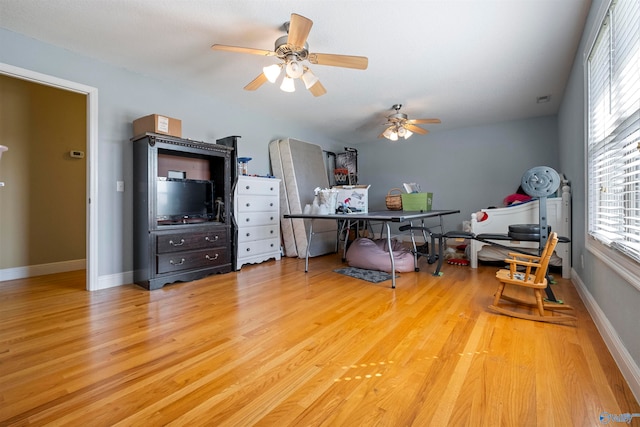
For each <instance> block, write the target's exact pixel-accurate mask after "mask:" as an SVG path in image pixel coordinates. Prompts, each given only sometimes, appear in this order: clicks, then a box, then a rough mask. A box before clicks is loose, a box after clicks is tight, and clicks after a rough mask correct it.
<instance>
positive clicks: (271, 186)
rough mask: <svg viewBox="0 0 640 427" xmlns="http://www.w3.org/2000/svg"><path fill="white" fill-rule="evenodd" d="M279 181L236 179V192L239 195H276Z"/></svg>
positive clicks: (270, 179)
mask: <svg viewBox="0 0 640 427" xmlns="http://www.w3.org/2000/svg"><path fill="white" fill-rule="evenodd" d="M279 187H280V181H279V180H277V179H272V178H262V179H258V178H246V177H240V178H238V185H237V192H238V194H239V195H241V194H262V195H265V196H266V195H273V196H277V195H278V190H279Z"/></svg>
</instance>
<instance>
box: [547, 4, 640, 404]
mask: <svg viewBox="0 0 640 427" xmlns="http://www.w3.org/2000/svg"><path fill="white" fill-rule="evenodd" d="M606 3H607V2H606V1H605V0H593V3H592V6H591V11H590V13H589V17H588V19H587V24H586V27H585V32H584V34H583V37H582V41H581V44H580V47H579V49H578V53H577V55H576V59H575V62H574V65H573V69H572V71H571V76H570V79H569V84H568V86H567V89H566V91H565V94H564V98H563V102H562V106H561V108H560V112H559V114H558V128H559V129H558V133H559V138H560V165H561V169H562V170H563V171H565V172H566V173H567V175H568V177H569V178H570V179H571V182H572V184H573V185H572V189H573V198H572V212H573V221H572V224H573V230H572V235H573V243H572V245H573V246H572V249H573V260H572V261H573V262H572V265H573V269H574V270H575V273H576V275H577V277H576V281H578V282H579V283H580V284H582V285H583V286H584V288H586V290H587V292H588V297H589V298H592V299H593V303H594V305H595V307H594V308H593V309H592V315H593V316H594V317H596V316H601V317H602V318H603V320H604V322H605V325H601V326H600V329H601V331H603V328H612V329H613V335H617V336H614V337H612V338H611V340H613V341H616V340H619V341H620V342H621V343H622V345H624V347H625V349H626V351H628V355H627V354H624V352H622V354H621V355H620V358H625V357H630V358H631V359H632V360H629V361H628V364H629V366H628V369H629V370H631V371H635V372H634V375H635V376H636V378H637V379H636V381H637V382H640V371H639V370H638V366H640V334H639V333H638V327H639V326H640V314H639V313H640V311H639V310H638V307H640V290H638V289H637V288H635V287H634V286H633V285H632V284H631V283H629V282H628V281H626V280H624V279H623V278H622V277H621V276H620V275H619V274H618V272H617V271H616V269H614V268H612V267H611V266H610V265H608V264H606V263H604V262H603V261H601V260H600V259H599V258H597V257H596V256H594V255H593V254H592V253H591V252H589V251H588V250H587V249H586V243H585V242H586V239H587V231H586V227H587V224H586V219H585V216H586V212H587V210H586V209H587V207H586V203H585V202H586V189H585V177H586V162H585V143H586V142H585V141H586V136H585V119H584V111H585V110H584V105H585V100H584V71H583V57H584V53H585V52H586V51H587V47H586V42H587V38H588V37H589V36H590V35H591V34H592V33H593V32H594V31H595V30H596V29H597V27H598V25H599V22H596V18H597V16H596V15H597V14H598V11H599V10H600V9H601V8H602V7H603V5H604V4H606ZM582 258H583V259H584V267H583V265H582ZM635 266H636V268H635V276H636V277H639V276H640V266H638V265H637V264H636V265H635ZM603 332H604V331H603ZM618 364H620V359H618ZM633 364H635V366H633ZM623 372H624V367H623ZM636 396H638V390H636ZM638 397H640V396H638Z"/></svg>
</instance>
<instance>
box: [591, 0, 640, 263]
mask: <svg viewBox="0 0 640 427" xmlns="http://www.w3.org/2000/svg"><path fill="white" fill-rule="evenodd" d="M587 67H588V69H587V85H588V86H587V102H588V113H587V116H588V117H587V119H588V125H587V133H588V138H587V144H588V146H587V163H588V165H587V175H588V195H587V197H588V211H589V216H588V226H589V234H590V235H591V236H593V237H594V238H596V239H597V240H599V241H601V242H602V243H604V244H605V245H607V246H609V247H611V248H612V249H614V250H617V251H620V252H622V253H624V254H625V255H627V256H629V257H631V258H632V259H634V260H636V261H638V262H640V0H617V1H614V2H612V4H611V5H610V7H609V11H608V13H607V15H606V17H605V19H604V21H603V23H602V27H601V28H600V32H599V34H598V36H597V37H596V40H595V43H594V45H593V47H592V49H591V52H590V54H589V57H588V61H587Z"/></svg>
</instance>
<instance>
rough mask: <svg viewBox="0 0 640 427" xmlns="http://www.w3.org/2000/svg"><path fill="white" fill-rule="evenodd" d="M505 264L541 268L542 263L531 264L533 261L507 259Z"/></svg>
mask: <svg viewBox="0 0 640 427" xmlns="http://www.w3.org/2000/svg"><path fill="white" fill-rule="evenodd" d="M504 262H506V263H507V264H512V265H513V264H515V265H516V266H523V267H536V268H537V267H540V263H537V262H531V261H522V260H518V259H505V260H504Z"/></svg>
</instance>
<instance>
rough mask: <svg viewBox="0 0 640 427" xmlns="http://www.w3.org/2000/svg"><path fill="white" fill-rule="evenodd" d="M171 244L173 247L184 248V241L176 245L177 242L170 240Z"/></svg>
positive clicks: (181, 240)
mask: <svg viewBox="0 0 640 427" xmlns="http://www.w3.org/2000/svg"><path fill="white" fill-rule="evenodd" d="M169 244H170V245H171V246H182V245H184V239H180V243H176V242H174V241H173V240H169ZM183 261H184V260H183Z"/></svg>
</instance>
